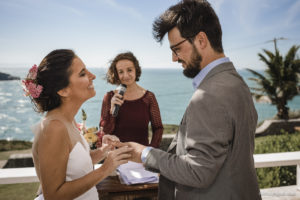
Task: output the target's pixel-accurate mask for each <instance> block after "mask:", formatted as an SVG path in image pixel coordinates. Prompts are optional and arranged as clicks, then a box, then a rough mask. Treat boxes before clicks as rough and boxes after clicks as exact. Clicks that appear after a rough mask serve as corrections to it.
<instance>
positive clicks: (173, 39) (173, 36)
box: [168, 27, 202, 78]
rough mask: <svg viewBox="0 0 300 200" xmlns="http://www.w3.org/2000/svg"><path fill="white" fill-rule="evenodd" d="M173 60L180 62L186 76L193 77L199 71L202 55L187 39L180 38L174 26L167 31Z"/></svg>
mask: <svg viewBox="0 0 300 200" xmlns="http://www.w3.org/2000/svg"><path fill="white" fill-rule="evenodd" d="M168 39H169V43H170V48H171V50H172V60H173V62H178V63H181V65H182V67H183V68H184V70H183V74H184V75H185V76H186V77H189V78H194V77H195V76H196V75H197V74H198V73H199V72H200V69H201V68H200V63H201V61H202V57H201V55H200V53H199V52H198V50H197V49H196V47H195V45H194V44H191V43H190V42H189V41H188V39H185V38H182V37H181V35H180V32H179V30H178V29H177V28H176V27H175V28H173V29H172V30H170V31H169V33H168Z"/></svg>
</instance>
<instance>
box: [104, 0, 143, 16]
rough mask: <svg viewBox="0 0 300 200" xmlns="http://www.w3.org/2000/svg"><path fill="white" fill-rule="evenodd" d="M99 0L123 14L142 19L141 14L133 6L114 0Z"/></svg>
mask: <svg viewBox="0 0 300 200" xmlns="http://www.w3.org/2000/svg"><path fill="white" fill-rule="evenodd" d="M99 1H100V2H103V3H105V4H107V5H109V6H110V7H112V8H114V9H115V10H117V11H120V12H123V13H125V14H128V15H130V16H132V17H134V18H135V19H138V20H140V21H143V15H142V14H141V13H140V12H138V11H137V10H136V9H134V8H133V7H129V6H124V5H121V4H120V3H117V2H116V1H115V0H99Z"/></svg>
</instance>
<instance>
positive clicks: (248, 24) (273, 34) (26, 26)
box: [0, 0, 300, 69]
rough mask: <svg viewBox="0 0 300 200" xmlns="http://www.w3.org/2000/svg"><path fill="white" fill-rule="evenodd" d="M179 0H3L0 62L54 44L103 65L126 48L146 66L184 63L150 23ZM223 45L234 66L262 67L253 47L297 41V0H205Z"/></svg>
mask: <svg viewBox="0 0 300 200" xmlns="http://www.w3.org/2000/svg"><path fill="white" fill-rule="evenodd" d="M176 2H178V1H176V0H151V1H149V0H148V1H146V0H0V67H9V66H11V67H28V68H29V67H31V66H32V64H34V63H36V64H39V62H40V61H41V60H42V58H43V57H44V56H45V55H46V54H47V53H49V52H50V51H52V50H53V49H58V48H71V49H73V50H75V52H76V53H77V55H79V57H81V58H82V60H83V61H84V62H85V64H86V65H87V66H88V67H107V65H108V62H109V60H110V59H112V58H113V57H114V56H115V55H116V54H118V53H120V52H123V51H126V50H130V51H132V52H133V53H134V54H135V55H136V56H137V58H138V59H139V60H140V63H141V65H142V67H145V68H181V66H180V65H179V64H177V63H172V61H171V51H170V50H169V43H168V40H167V38H165V40H164V42H163V44H162V45H160V44H159V43H157V42H156V41H155V40H154V39H153V36H152V23H153V21H154V19H155V18H156V17H158V16H159V15H160V14H161V13H162V12H163V11H164V10H166V9H167V8H168V7H170V6H171V5H173V4H175V3H176ZM209 2H210V3H211V4H212V6H213V7H214V8H215V10H216V12H217V14H218V16H219V19H220V22H221V25H222V29H223V46H224V50H225V54H226V56H228V57H229V58H230V59H231V60H232V61H233V62H234V64H235V66H236V67H237V68H239V69H241V68H246V67H247V68H253V69H264V64H263V63H262V62H261V61H259V58H258V56H257V54H258V53H259V52H262V49H263V48H265V49H269V50H273V49H274V45H273V43H272V42H270V40H272V39H273V38H278V37H284V38H286V39H285V40H279V41H278V47H279V50H280V51H281V52H282V53H283V54H286V52H287V50H288V49H289V48H290V47H291V46H292V45H294V44H297V45H300V20H299V18H300V0H210V1H209Z"/></svg>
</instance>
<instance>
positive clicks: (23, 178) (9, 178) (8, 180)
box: [0, 151, 300, 190]
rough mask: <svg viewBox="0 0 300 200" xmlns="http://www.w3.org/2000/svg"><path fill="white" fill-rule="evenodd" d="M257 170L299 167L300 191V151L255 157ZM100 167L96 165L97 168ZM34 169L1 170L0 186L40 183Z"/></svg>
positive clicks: (298, 184)
mask: <svg viewBox="0 0 300 200" xmlns="http://www.w3.org/2000/svg"><path fill="white" fill-rule="evenodd" d="M254 163H255V168H263V167H277V166H295V165H296V166H297V175H296V176H297V177H296V184H297V188H298V190H300V151H295V152H284V153H268V154H255V155H254ZM98 167H100V165H98V164H97V165H95V168H98ZM38 181H39V180H38V178H37V176H36V172H35V169H34V167H26V168H6V169H0V184H12V183H31V182H38Z"/></svg>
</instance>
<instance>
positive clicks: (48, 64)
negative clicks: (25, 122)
mask: <svg viewBox="0 0 300 200" xmlns="http://www.w3.org/2000/svg"><path fill="white" fill-rule="evenodd" d="M94 79H95V75H94V74H92V73H91V72H90V71H88V70H87V68H86V67H85V65H84V63H83V62H82V61H81V59H80V58H79V57H78V56H77V55H76V54H75V53H74V52H73V51H72V50H68V49H59V50H54V51H52V52H50V53H49V54H48V55H47V56H46V57H45V58H44V59H43V60H42V62H41V63H40V65H39V66H38V67H37V66H36V65H34V66H33V67H32V68H31V69H30V71H29V73H28V75H27V78H26V79H25V80H23V81H22V82H23V84H24V90H25V92H26V94H27V95H28V96H29V97H30V98H31V100H32V102H33V104H34V105H35V110H36V111H38V112H40V113H45V116H44V118H43V119H42V120H41V122H40V123H38V124H37V125H35V126H34V128H33V132H34V133H35V138H34V142H33V147H32V153H33V160H34V165H35V169H36V173H37V176H38V178H39V180H40V183H41V190H40V194H39V196H38V197H37V198H36V199H64V200H67V199H91V200H94V199H95V200H96V199H98V193H97V190H96V188H95V185H96V184H97V183H99V182H100V181H101V180H103V179H104V178H106V177H107V176H108V175H109V174H111V173H112V172H113V171H114V170H115V169H116V168H117V167H118V166H119V165H120V164H124V163H126V162H127V160H128V159H129V158H130V156H131V154H130V153H131V151H132V149H131V148H129V147H126V146H123V147H121V148H118V149H114V147H113V144H114V140H116V139H115V137H113V136H105V137H104V138H103V143H104V145H103V146H102V147H101V148H99V149H97V150H94V151H90V148H89V145H88V143H87V142H86V140H85V139H84V138H83V136H82V135H81V134H80V132H79V130H78V129H77V127H76V122H75V119H74V117H75V115H76V113H77V112H78V110H79V108H80V107H81V105H82V104H83V103H84V102H85V101H86V100H88V99H89V98H91V97H94V96H95V94H96V92H95V90H94V86H93V80H94ZM104 158H106V159H105V161H104V163H103V165H102V166H101V167H100V168H98V169H95V170H94V169H93V164H95V163H98V162H99V161H101V160H102V159H104Z"/></svg>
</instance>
